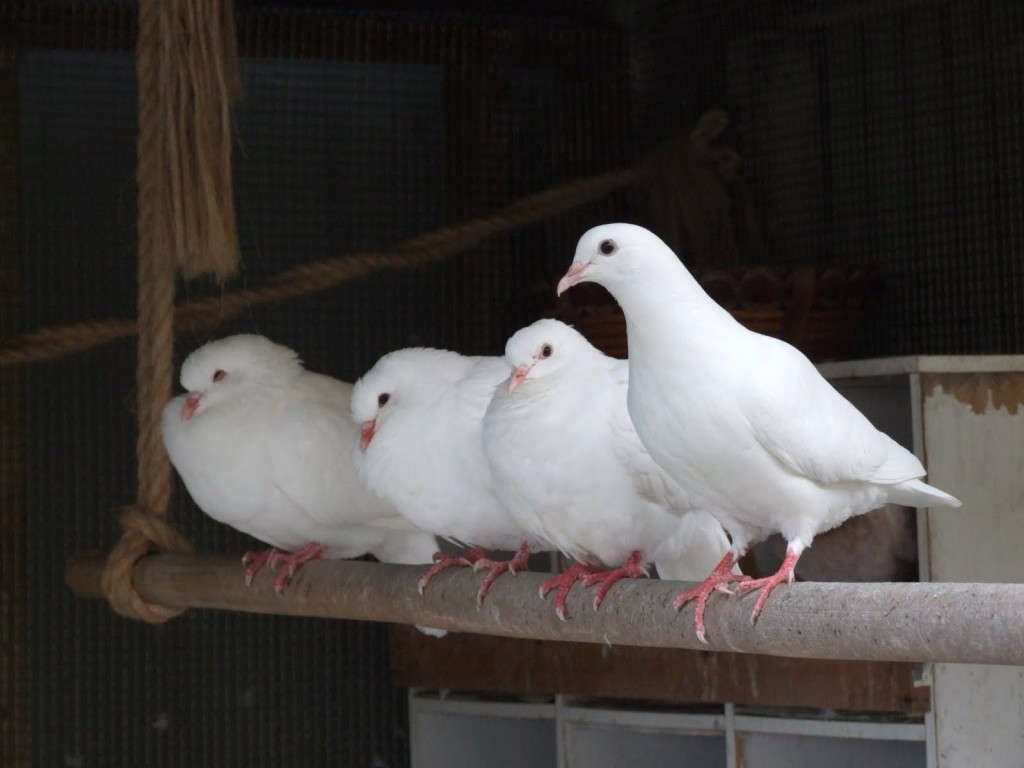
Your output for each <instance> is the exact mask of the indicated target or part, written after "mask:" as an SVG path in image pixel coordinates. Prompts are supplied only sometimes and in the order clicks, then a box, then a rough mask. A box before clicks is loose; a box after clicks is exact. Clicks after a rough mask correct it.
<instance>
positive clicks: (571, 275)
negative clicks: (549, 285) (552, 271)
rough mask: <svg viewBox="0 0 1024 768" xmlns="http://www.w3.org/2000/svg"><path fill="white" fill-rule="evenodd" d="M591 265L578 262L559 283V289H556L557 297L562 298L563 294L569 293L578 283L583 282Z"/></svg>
mask: <svg viewBox="0 0 1024 768" xmlns="http://www.w3.org/2000/svg"><path fill="white" fill-rule="evenodd" d="M589 266H590V264H589V263H586V264H585V263H583V262H582V261H579V262H576V263H575V264H573V265H572V266H571V267H569V271H568V272H566V273H565V275H563V276H562V279H561V280H559V281H558V288H556V289H555V291H556V295H558V296H561V295H562V294H563V293H565V292H566V291H568V290H569V289H570V288H572V287H573V286H574V285H576V284H577V283H582V282H583V273H584V272H586V271H587V267H589Z"/></svg>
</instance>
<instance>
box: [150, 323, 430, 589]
mask: <svg viewBox="0 0 1024 768" xmlns="http://www.w3.org/2000/svg"><path fill="white" fill-rule="evenodd" d="M181 384H182V386H183V387H184V388H185V389H186V390H188V393H187V394H184V395H179V396H177V397H175V398H173V399H172V400H170V401H169V402H168V403H167V405H166V406H165V407H164V412H163V436H164V444H165V445H166V446H167V453H168V454H169V455H170V458H171V462H172V463H173V464H174V466H175V468H176V469H177V470H178V474H180V475H181V478H182V480H183V481H184V483H185V487H186V488H187V489H188V492H189V493H190V494H191V496H192V498H193V499H194V500H195V502H196V504H198V505H199V507H200V508H201V509H202V510H203V511H204V512H205V513H206V514H207V515H209V516H210V517H212V518H213V519H214V520H217V521H219V522H222V523H226V524H227V525H230V526H231V527H232V528H236V529H237V530H239V531H242V532H244V533H247V534H249V535H250V536H254V537H256V538H257V539H260V540H261V541H264V542H266V543H268V544H269V545H270V546H271V549H268V550H264V551H253V552H247V553H246V555H245V558H244V560H243V562H245V564H246V566H247V569H246V573H245V579H246V583H251V581H252V578H253V577H254V576H255V574H256V573H257V571H259V570H260V568H262V567H263V566H264V565H265V564H267V563H268V562H269V563H270V564H271V565H272V566H275V567H276V566H280V565H284V566H286V567H285V568H284V569H282V570H281V571H280V573H279V574H278V577H277V579H276V581H275V587H276V589H277V591H278V592H280V591H282V590H283V589H284V587H285V586H286V584H287V582H288V579H289V578H290V577H291V576H292V575H293V574H294V572H295V570H296V569H297V568H298V567H300V566H301V565H302V564H303V563H305V562H308V561H309V560H312V559H315V558H316V557H319V556H321V555H322V556H324V557H330V558H346V557H357V556H360V555H364V554H366V553H368V552H369V553H372V554H373V555H375V556H376V557H377V558H378V559H379V560H382V561H385V562H393V563H406V564H417V563H429V562H430V558H431V555H432V554H433V552H434V551H435V550H436V549H437V542H436V541H435V540H434V537H433V536H431V535H429V534H428V533H425V532H423V531H420V530H419V529H417V528H416V527H415V526H413V525H412V524H411V523H409V522H408V521H407V520H406V519H405V518H403V517H401V516H400V515H399V514H398V513H397V512H396V511H395V510H394V509H393V508H392V507H390V506H389V505H388V504H386V503H385V502H383V501H381V500H380V499H378V498H377V497H375V496H374V495H373V494H371V493H370V492H369V491H367V489H366V488H365V487H364V486H363V484H362V483H361V482H360V481H359V478H358V477H357V476H356V473H355V468H354V467H353V466H352V446H353V445H354V444H355V443H356V441H357V439H358V435H359V430H358V428H357V427H356V425H355V423H354V422H353V421H352V417H351V415H350V412H349V410H350V397H351V393H352V385H351V384H347V383H345V382H342V381H338V380H337V379H333V378H330V377H329V376H323V375H321V374H318V373H312V372H310V371H307V370H305V369H304V368H303V367H302V363H301V362H300V361H299V359H298V356H297V355H296V353H295V352H293V351H292V350H291V349H288V348H287V347H284V346H281V345H280V344H275V343H273V342H272V341H270V340H269V339H266V338H264V337H263V336H255V335H249V334H242V335H238V336H229V337H227V338H223V339H219V340H217V341H212V342H210V343H208V344H206V345H204V346H202V347H200V348H199V349H197V350H196V351H194V352H193V353H192V354H191V355H189V356H188V358H187V359H186V360H185V362H184V364H183V365H182V367H181Z"/></svg>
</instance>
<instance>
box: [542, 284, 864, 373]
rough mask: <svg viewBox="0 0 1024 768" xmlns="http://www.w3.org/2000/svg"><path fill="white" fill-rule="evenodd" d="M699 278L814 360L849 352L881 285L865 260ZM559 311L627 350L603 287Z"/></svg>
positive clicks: (746, 320) (618, 316)
mask: <svg viewBox="0 0 1024 768" xmlns="http://www.w3.org/2000/svg"><path fill="white" fill-rule="evenodd" d="M697 279H698V281H699V282H700V284H701V285H702V286H703V287H704V289H705V290H706V291H707V292H708V293H709V294H710V295H711V296H712V297H713V298H714V299H715V300H716V301H717V302H718V303H719V304H721V305H722V306H723V307H725V308H726V309H728V310H729V312H730V313H731V314H732V316H733V317H735V318H736V319H737V320H738V321H739V322H741V323H742V324H743V325H744V326H746V327H747V328H749V329H750V330H752V331H757V332H758V333H763V334H766V335H768V336H774V337H776V338H779V339H784V340H785V341H788V342H789V343H791V344H793V345H794V346H795V347H797V348H798V349H799V350H800V351H802V352H803V353H804V354H805V355H807V356H808V357H809V358H810V359H811V360H813V361H815V362H822V361H825V360H838V359H842V358H845V357H848V356H849V354H850V351H851V349H852V348H853V344H854V342H855V341H856V338H857V334H858V332H859V330H860V328H861V326H862V325H863V322H864V320H865V319H866V318H867V317H868V315H869V314H870V312H871V311H873V309H874V307H875V306H876V305H877V303H878V300H879V298H880V297H881V289H882V281H881V278H880V275H879V273H878V272H877V270H875V269H874V268H871V267H859V266H858V267H828V268H822V267H814V266H799V267H748V268H738V269H732V270H722V269H716V270H708V271H705V272H702V273H700V274H698V275H697ZM567 295H568V294H567ZM555 313H556V316H557V317H559V318H560V319H561V320H564V321H565V322H568V323H571V324H572V325H574V326H576V328H577V329H578V330H579V331H580V333H582V334H583V335H584V336H586V337H587V339H588V340H589V341H590V343H591V344H593V345H594V346H595V347H597V348H598V349H600V350H601V351H602V352H604V353H605V354H606V355H611V356H613V357H619V358H625V357H627V356H628V349H627V344H626V322H625V319H624V317H623V315H622V311H621V310H620V309H619V307H618V305H617V304H615V302H614V300H612V299H611V297H610V296H609V295H608V294H607V293H606V292H604V291H603V289H602V290H601V291H600V292H595V291H590V292H586V293H583V294H582V295H581V297H580V299H579V300H578V302H576V303H570V302H564V303H560V304H559V305H558V306H557V309H556V311H555Z"/></svg>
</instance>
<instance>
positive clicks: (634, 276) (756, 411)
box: [558, 224, 959, 635]
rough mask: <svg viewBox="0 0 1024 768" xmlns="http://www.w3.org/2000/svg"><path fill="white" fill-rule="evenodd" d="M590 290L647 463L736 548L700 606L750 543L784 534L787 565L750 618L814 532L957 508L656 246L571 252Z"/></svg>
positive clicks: (591, 246)
mask: <svg viewBox="0 0 1024 768" xmlns="http://www.w3.org/2000/svg"><path fill="white" fill-rule="evenodd" d="M584 281H592V282H596V283H599V284H600V285H603V286H604V287H605V288H606V289H608V291H609V292H610V293H611V294H612V295H613V296H614V297H615V298H616V300H617V301H618V302H619V305H620V306H621V307H622V309H623V311H624V313H625V316H626V329H627V336H628V343H629V354H630V383H629V393H628V404H629V413H630V415H631V416H632V418H633V423H634V424H635V426H636V429H637V433H638V434H639V435H640V439H641V440H642V441H643V443H644V445H645V446H646V448H647V449H648V451H650V453H651V455H652V456H653V457H654V459H655V460H656V461H657V462H658V463H659V464H660V465H661V466H662V467H664V468H665V470H666V471H667V472H668V473H669V474H670V475H671V476H672V477H673V478H674V479H675V480H676V481H677V482H678V483H679V484H680V485H681V486H682V487H684V488H686V490H687V491H688V492H689V493H690V494H691V495H692V496H693V499H694V501H695V502H696V503H697V504H698V505H699V506H700V507H702V508H704V509H707V510H708V511H709V512H711V513H712V514H713V515H714V516H715V517H717V518H718V519H719V520H720V521H721V523H722V525H724V526H725V528H726V530H727V531H728V532H729V535H730V537H731V538H732V549H731V550H730V553H729V554H728V555H727V556H726V558H725V559H724V560H723V562H722V563H720V564H719V566H718V567H716V569H715V570H714V571H713V572H712V574H711V576H709V577H708V578H707V579H706V580H705V581H704V583H702V584H701V585H700V587H698V588H697V589H696V590H692V591H691V592H689V593H684V594H683V595H681V596H680V601H681V602H685V601H687V600H689V599H693V598H696V599H697V600H698V604H697V609H696V614H697V630H698V633H699V634H700V635H703V606H704V603H705V601H706V600H707V597H708V595H709V594H710V593H711V591H712V590H714V589H715V588H717V587H721V586H723V585H724V583H725V582H727V581H729V580H732V577H730V569H731V567H732V564H733V562H734V561H735V560H736V559H738V558H739V557H740V556H741V555H742V554H743V553H744V552H745V551H746V550H747V548H748V547H749V546H750V545H751V544H752V543H754V542H756V541H758V540H759V539H761V538H763V537H764V536H766V535H767V534H769V533H772V532H776V531H777V532H780V533H781V534H782V535H783V536H784V537H785V539H786V541H787V542H788V549H787V557H786V559H785V561H784V563H783V565H782V568H781V569H780V570H779V572H778V573H777V574H775V575H774V576H772V577H769V578H767V579H759V580H757V581H748V582H746V583H743V584H741V585H740V588H741V589H742V588H757V587H761V588H763V589H762V592H761V594H760V595H759V596H758V601H757V603H756V604H755V608H754V614H753V615H754V617H756V616H757V614H758V612H759V611H760V609H761V606H762V605H763V603H764V601H765V599H766V598H767V597H768V595H769V594H770V592H771V590H772V589H774V587H775V586H777V585H778V584H779V583H781V582H782V581H786V580H792V573H793V568H794V566H795V564H796V561H797V559H798V558H799V556H800V553H801V552H802V551H803V549H804V548H805V547H807V546H809V545H810V543H811V541H812V540H813V539H814V536H815V535H816V534H817V533H820V532H822V531H826V530H829V529H830V528H833V527H835V526H836V525H838V524H840V523H841V522H843V521H844V520H846V519H848V518H849V517H851V516H853V515H859V514H862V513H864V512H867V511H869V510H872V509H875V508H877V507H880V506H882V505H883V504H886V503H889V502H892V503H897V504H905V505H908V506H933V505H934V506H959V502H958V501H957V500H956V499H954V498H953V497H952V496H950V495H949V494H946V493H944V492H942V491H940V490H938V489H936V488H932V487H931V486H929V485H926V484H925V483H923V482H922V481H921V480H920V478H921V477H923V476H924V474H925V471H924V467H923V466H922V465H921V462H920V461H918V459H917V458H916V457H915V456H914V455H913V454H912V453H910V452H909V451H907V450H906V449H905V448H903V447H901V446H899V445H898V444H897V443H896V442H895V441H893V440H892V439H891V438H890V437H889V436H888V435H886V434H884V433H882V432H880V431H878V430H877V429H876V428H875V427H874V426H872V424H871V423H870V422H869V421H868V420H867V418H865V417H864V416H863V415H862V414H861V413H860V412H859V411H858V410H857V409H856V408H855V407H854V406H853V405H851V404H850V402H849V401H847V400H846V399H845V398H843V397H842V396H841V395H840V394H839V393H838V392H836V390H835V389H833V388H832V386H831V385H830V384H829V383H828V382H827V381H825V379H823V378H822V377H821V375H820V374H819V373H818V371H817V370H816V369H815V367H814V366H813V365H812V364H811V363H810V361H808V360H807V358H806V357H804V355H803V354H801V353H800V352H799V351H797V350H796V349H794V348H793V347H792V346H790V345H789V344H786V343H785V342H782V341H779V340H777V339H773V338H770V337H767V336H762V335H760V334H757V333H753V332H751V331H749V330H747V329H746V328H744V327H743V326H742V325H740V324H739V323H738V322H736V321H735V320H734V319H733V318H732V316H731V315H729V313H728V312H726V311H725V310H724V309H722V308H721V307H719V306H718V305H717V304H716V303H715V302H714V301H713V300H712V299H711V298H710V297H709V296H708V295H707V294H706V293H705V292H704V291H703V290H702V289H701V287H700V286H699V285H698V283H697V282H696V280H694V279H693V277H692V276H691V275H690V273H689V272H688V271H687V270H686V268H685V267H684V266H683V264H682V263H681V262H680V261H679V259H678V258H677V257H676V255H675V254H674V253H673V252H672V251H671V250H670V249H669V248H668V247H667V246H666V245H665V244H664V243H663V242H662V241H661V240H660V239H659V238H657V237H656V236H655V235H653V234H652V233H650V232H648V231H647V230H645V229H643V228H641V227H637V226H634V225H631V224H607V225H603V226H600V227H595V228H594V229H591V230H590V231H588V232H586V233H585V234H584V235H583V237H582V238H581V239H580V241H579V244H578V246H577V249H576V255H575V258H574V260H573V264H572V266H571V267H570V269H569V271H568V272H567V273H566V275H565V276H564V277H563V278H562V280H561V282H560V283H559V286H558V291H559V293H561V292H562V291H564V290H566V289H567V288H569V287H571V286H572V285H574V284H576V283H579V282H584Z"/></svg>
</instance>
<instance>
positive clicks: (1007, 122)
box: [634, 0, 1024, 355]
mask: <svg viewBox="0 0 1024 768" xmlns="http://www.w3.org/2000/svg"><path fill="white" fill-rule="evenodd" d="M1022 32H1024V6H1022V5H1021V4H1020V3H1017V2H1014V0H959V1H953V0H932V1H931V2H904V1H902V0H889V1H888V2H882V1H881V0H879V1H876V2H845V1H844V2H836V3H815V2H782V1H780V0H766V1H765V2H759V3H749V2H727V3H706V2H689V3H685V4H681V5H680V4H674V3H668V2H662V1H661V0H650V1H648V2H640V3H638V11H637V18H636V26H635V30H634V47H635V49H636V50H637V51H638V56H639V58H638V62H639V67H638V69H637V93H638V97H639V102H638V106H637V110H638V116H639V124H640V129H641V130H640V133H641V135H643V136H645V137H647V140H651V139H653V138H656V137H658V136H659V135H661V134H664V133H667V132H668V131H669V130H672V129H673V128H674V127H675V126H677V125H678V122H679V120H680V118H679V115H680V114H682V115H684V116H685V119H688V120H692V119H693V118H694V117H696V115H697V114H699V113H700V112H701V111H703V110H704V109H706V108H707V107H709V106H714V105H720V106H724V107H726V108H727V109H728V110H729V111H730V112H731V114H732V115H733V117H734V119H735V120H736V121H737V135H738V138H739V144H740V151H741V154H742V155H743V158H744V161H745V164H746V168H747V171H748V174H749V176H750V177H751V179H752V181H753V186H754V189H755V191H756V200H757V205H758V208H759V212H760V215H761V220H762V223H763V226H764V229H765V234H766V244H767V259H768V260H770V261H772V262H775V263H793V262H815V263H824V264H829V263H854V264H859V263H874V264H880V265H881V266H882V267H883V268H884V269H885V271H886V274H887V285H888V292H887V297H886V301H885V304H884V306H882V307H881V308H880V309H879V310H878V311H877V313H876V316H875V317H874V319H873V321H872V323H871V324H870V328H869V329H868V333H867V334H866V337H865V339H864V343H863V345H862V348H861V349H860V350H859V351H860V353H861V354H863V355H889V354H912V353H951V354H956V353H1008V352H1019V351H1021V350H1022V348H1024V262H1022V260H1021V259H1020V252H1021V250H1022V248H1024V232H1022V225H1024V213H1022V211H1024V197H1022V181H1024V170H1022V168H1024V165H1022V163H1021V159H1022V158H1021V152H1022V150H1024V138H1022V136H1024V97H1022V93H1024V88H1022V86H1024V48H1022V46H1021V45H1020V39H1021V35H1022ZM641 51H645V52H646V53H644V54H642V55H641V54H640V52H641ZM681 71H684V72H686V73H687V74H686V76H685V77H679V74H680V72H681ZM666 105H672V106H671V107H668V106H666Z"/></svg>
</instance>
